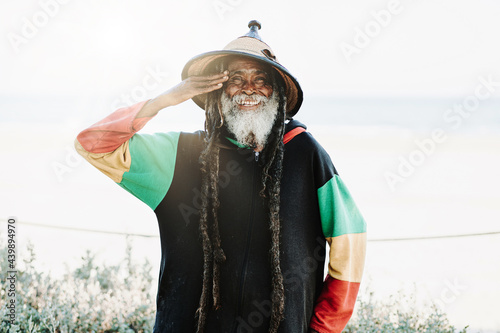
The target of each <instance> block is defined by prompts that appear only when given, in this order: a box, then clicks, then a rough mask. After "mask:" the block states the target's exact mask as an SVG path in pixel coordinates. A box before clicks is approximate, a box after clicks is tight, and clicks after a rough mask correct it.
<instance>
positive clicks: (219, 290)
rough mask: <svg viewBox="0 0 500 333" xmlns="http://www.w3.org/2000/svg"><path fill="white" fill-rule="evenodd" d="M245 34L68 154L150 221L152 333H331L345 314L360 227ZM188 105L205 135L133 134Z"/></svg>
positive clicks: (361, 247) (253, 34)
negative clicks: (154, 250) (155, 240)
mask: <svg viewBox="0 0 500 333" xmlns="http://www.w3.org/2000/svg"><path fill="white" fill-rule="evenodd" d="M249 27H250V31H249V32H248V33H247V34H246V35H245V36H242V37H240V38H237V39H236V40H234V41H233V42H231V43H230V44H228V45H227V46H226V47H225V48H224V49H223V50H220V51H213V52H208V53H204V54H202V55H199V56H197V57H195V58H193V59H192V60H191V61H189V62H188V63H187V64H186V66H185V68H184V70H183V73H182V77H183V81H182V82H181V83H180V84H178V85H177V86H175V87H173V88H172V89H170V90H168V91H166V92H165V93H163V94H161V95H160V96H158V97H156V98H154V99H151V100H149V101H144V102H141V103H138V104H135V105H132V106H130V107H127V108H122V109H119V110H117V111H115V112H114V113H112V114H111V115H109V116H108V117H107V118H105V119H103V120H102V121H100V122H98V123H96V124H94V125H93V126H91V127H90V128H88V129H86V130H84V131H82V132H81V133H80V134H79V135H78V137H77V140H76V142H75V145H76V149H77V150H78V152H79V153H80V154H81V155H82V156H83V157H84V158H85V159H86V160H88V161H89V162H90V163H91V164H93V165H94V166H95V167H97V168H98V169H99V170H101V171H102V172H103V173H105V174H106V175H107V176H109V177H110V178H111V179H113V180H114V181H115V182H116V183H117V184H118V185H120V186H121V187H123V188H124V189H126V190H127V191H129V192H130V193H132V194H133V195H135V196H136V197H137V198H139V199H140V200H142V201H143V202H144V203H146V204H147V205H148V206H149V207H150V208H151V209H153V210H154V212H155V214H156V216H157V218H158V224H159V230H160V240H161V249H162V258H161V263H160V276H159V283H158V295H157V315H156V322H155V329H154V331H155V332H194V331H196V332H203V331H205V332H286V333H290V332H308V331H312V332H315V331H317V332H341V331H342V329H343V328H344V327H345V325H346V324H347V322H348V320H349V318H350V317H351V314H352V311H353V307H354V304H355V300H356V296H357V293H358V289H359V283H360V280H361V275H362V271H363V265H364V256H365V243H366V227H365V222H364V220H363V218H362V216H361V214H360V213H359V211H358V209H357V208H356V205H355V204H354V202H353V200H352V198H351V196H350V195H349V192H348V191H347V189H346V187H345V185H344V183H343V182H342V180H341V179H340V178H339V176H338V174H337V172H336V170H335V168H334V167H333V164H332V163H331V161H330V158H329V156H328V154H327V153H326V152H325V150H324V149H323V148H322V147H321V146H320V145H319V144H318V143H317V142H316V141H315V140H314V138H313V137H312V136H311V135H310V134H309V133H308V132H306V127H305V126H304V125H303V124H301V123H300V122H298V121H296V120H293V119H292V117H293V116H294V115H295V114H296V113H297V111H298V110H299V108H300V105H301V103H302V90H301V88H300V86H299V84H298V82H297V80H296V79H295V78H294V77H293V76H292V75H291V74H290V73H289V72H288V70H287V69H286V68H285V67H283V66H282V65H281V64H279V63H278V61H277V60H276V57H275V56H274V53H273V51H272V50H271V48H270V47H269V46H268V45H267V44H266V43H264V42H263V41H262V40H261V38H260V36H259V35H258V29H260V24H259V23H258V22H257V21H251V22H250V24H249ZM191 98H192V99H193V100H194V101H195V102H196V103H197V104H198V105H199V106H201V107H202V108H203V109H204V110H205V114H206V122H205V130H204V131H198V132H195V133H183V132H171V133H157V134H154V135H140V134H136V132H137V131H139V130H140V129H141V128H142V127H143V126H144V125H145V124H146V123H147V122H148V121H149V120H150V119H152V118H153V117H154V116H155V115H156V114H157V113H158V112H159V111H160V110H162V109H165V108H168V107H169V106H173V105H176V104H179V103H182V102H184V101H186V100H188V99H191ZM326 242H328V243H329V244H330V255H329V266H328V274H327V277H326V279H324V272H323V267H324V262H325V244H326Z"/></svg>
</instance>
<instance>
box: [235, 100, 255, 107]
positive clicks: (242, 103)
mask: <svg viewBox="0 0 500 333" xmlns="http://www.w3.org/2000/svg"><path fill="white" fill-rule="evenodd" d="M238 104H240V105H248V106H252V105H257V104H259V102H258V101H241V102H239V103H238Z"/></svg>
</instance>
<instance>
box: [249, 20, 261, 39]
mask: <svg viewBox="0 0 500 333" xmlns="http://www.w3.org/2000/svg"><path fill="white" fill-rule="evenodd" d="M248 27H249V28H250V31H249V32H247V33H246V35H245V36H246V37H252V38H255V39H258V40H260V41H262V39H261V38H260V36H259V32H258V31H259V30H260V28H261V24H260V22H259V21H257V20H251V21H250V22H248Z"/></svg>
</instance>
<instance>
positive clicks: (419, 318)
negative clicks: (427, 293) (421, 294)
mask: <svg viewBox="0 0 500 333" xmlns="http://www.w3.org/2000/svg"><path fill="white" fill-rule="evenodd" d="M414 299H415V298H414V295H413V294H410V295H408V294H403V292H399V293H398V295H397V296H394V295H392V296H390V297H389V298H387V299H385V300H384V301H383V302H381V301H379V300H376V299H375V297H374V293H373V292H372V291H367V292H364V293H362V294H361V295H360V296H359V297H358V299H357V302H356V313H355V314H354V315H353V317H352V318H351V320H350V321H349V323H348V324H347V326H346V328H345V329H344V331H343V333H358V332H363V333H375V332H377V333H394V332H405V333H455V332H457V329H456V328H455V327H453V326H451V325H450V323H449V321H448V319H447V318H446V315H445V314H444V313H443V312H442V311H441V309H440V308H439V307H438V306H436V305H435V304H433V305H430V306H429V308H428V309H427V311H422V310H421V311H419V310H417V306H416V305H415V302H414ZM412 302H413V303H412ZM466 332H467V327H465V328H464V329H463V330H461V331H460V333H466Z"/></svg>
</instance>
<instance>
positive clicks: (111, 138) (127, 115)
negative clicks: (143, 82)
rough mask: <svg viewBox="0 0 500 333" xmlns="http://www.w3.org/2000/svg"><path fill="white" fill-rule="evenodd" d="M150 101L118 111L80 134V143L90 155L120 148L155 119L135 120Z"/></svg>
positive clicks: (78, 137)
mask: <svg viewBox="0 0 500 333" xmlns="http://www.w3.org/2000/svg"><path fill="white" fill-rule="evenodd" d="M147 102H148V101H143V102H139V103H137V104H134V105H132V106H129V107H124V108H120V109H118V110H116V111H115V112H113V113H112V114H110V115H109V116H107V117H106V118H104V119H103V120H101V121H99V122H97V123H95V124H94V125H92V126H90V127H89V128H87V129H85V130H83V131H82V132H80V134H78V136H77V139H78V142H80V144H81V145H82V147H83V149H85V150H86V151H88V152H90V153H109V152H112V151H114V150H115V149H116V148H118V147H120V146H121V145H122V144H123V143H124V142H125V141H127V140H128V139H130V138H131V137H132V136H133V135H134V134H135V133H136V132H137V131H139V130H140V129H141V128H143V127H144V125H146V123H147V122H148V121H149V120H150V119H151V118H153V117H143V118H137V119H136V118H135V117H136V116H137V114H138V113H139V111H141V109H142V107H143V106H144V104H146V103H147Z"/></svg>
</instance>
